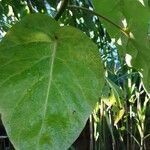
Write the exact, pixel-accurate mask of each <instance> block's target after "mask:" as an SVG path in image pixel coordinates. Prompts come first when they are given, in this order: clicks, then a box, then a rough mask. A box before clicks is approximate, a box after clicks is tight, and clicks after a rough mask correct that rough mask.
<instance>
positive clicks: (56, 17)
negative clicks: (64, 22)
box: [55, 0, 68, 20]
mask: <svg viewBox="0 0 150 150" xmlns="http://www.w3.org/2000/svg"><path fill="white" fill-rule="evenodd" d="M67 5H68V0H62V4H61V6H60V9H59V10H58V12H57V14H56V16H55V20H59V18H60V17H61V16H62V14H63V12H64V11H65V9H66V8H67Z"/></svg>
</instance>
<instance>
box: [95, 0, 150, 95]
mask: <svg viewBox="0 0 150 150" xmlns="http://www.w3.org/2000/svg"><path fill="white" fill-rule="evenodd" d="M94 6H95V8H96V10H97V12H98V13H100V14H102V15H104V16H106V17H107V18H109V19H110V20H111V21H113V22H114V23H115V24H116V25H119V26H121V27H122V29H123V30H126V32H127V33H128V36H126V39H127V40H125V41H123V40H124V39H123V38H122V39H121V40H122V43H123V45H122V48H123V49H125V50H126V52H127V53H129V54H131V55H132V57H133V66H134V67H136V68H137V69H138V70H139V71H140V72H142V74H143V76H144V78H143V81H144V84H145V86H146V88H147V90H148V92H149V91H150V78H149V76H150V65H149V60H150V55H149V52H150V38H149V33H148V30H149V26H148V24H149V21H150V15H149V14H150V8H149V7H148V0H144V1H143V3H142V2H141V1H137V0H125V1H122V0H111V1H110V0H101V1H98V0H94ZM102 21H103V22H104V24H105V26H106V28H107V30H108V32H109V33H110V35H111V37H113V38H116V40H118V39H119V38H120V37H121V36H125V35H121V31H120V30H119V29H118V28H116V27H115V26H114V25H112V24H110V23H109V22H107V21H104V20H102ZM123 21H124V25H123ZM125 22H126V23H127V26H125ZM116 44H117V43H116Z"/></svg>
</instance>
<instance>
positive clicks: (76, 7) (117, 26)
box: [67, 5, 129, 37]
mask: <svg viewBox="0 0 150 150" xmlns="http://www.w3.org/2000/svg"><path fill="white" fill-rule="evenodd" d="M67 8H69V9H80V10H84V11H87V12H90V13H92V14H94V15H96V16H98V17H100V18H102V19H104V20H105V21H107V22H109V23H110V24H112V25H114V26H115V27H116V28H118V29H119V30H120V31H121V32H123V33H124V34H125V35H126V36H128V37H129V33H128V32H127V31H126V30H125V29H123V28H122V27H121V26H119V25H117V24H116V23H114V22H113V21H111V20H110V19H109V18H107V17H105V16H103V15H101V14H99V13H96V12H94V11H92V10H90V9H88V8H85V7H80V6H75V5H68V6H67Z"/></svg>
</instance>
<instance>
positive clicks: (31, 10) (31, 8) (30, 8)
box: [27, 0, 35, 13]
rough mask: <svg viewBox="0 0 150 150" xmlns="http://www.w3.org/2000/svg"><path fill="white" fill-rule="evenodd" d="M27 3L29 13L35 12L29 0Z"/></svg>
mask: <svg viewBox="0 0 150 150" xmlns="http://www.w3.org/2000/svg"><path fill="white" fill-rule="evenodd" d="M27 5H28V7H29V10H30V13H35V11H34V8H33V6H32V3H31V1H30V0H27Z"/></svg>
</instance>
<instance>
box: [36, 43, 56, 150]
mask: <svg viewBox="0 0 150 150" xmlns="http://www.w3.org/2000/svg"><path fill="white" fill-rule="evenodd" d="M56 49H57V41H56V40H55V42H54V48H53V50H52V57H51V58H52V59H51V61H50V65H49V66H50V71H49V79H48V85H47V92H46V97H45V100H44V109H43V116H42V124H41V129H40V131H39V134H38V139H37V146H36V149H37V150H38V148H39V140H40V137H41V134H42V130H43V127H44V120H45V116H46V111H47V104H48V97H49V93H50V89H51V83H52V78H53V66H54V60H55V55H56Z"/></svg>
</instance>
